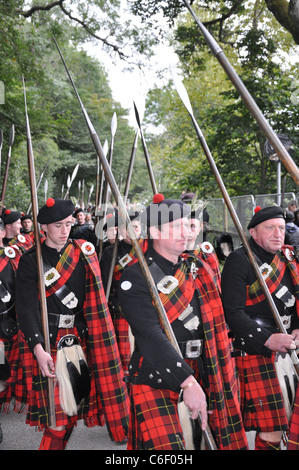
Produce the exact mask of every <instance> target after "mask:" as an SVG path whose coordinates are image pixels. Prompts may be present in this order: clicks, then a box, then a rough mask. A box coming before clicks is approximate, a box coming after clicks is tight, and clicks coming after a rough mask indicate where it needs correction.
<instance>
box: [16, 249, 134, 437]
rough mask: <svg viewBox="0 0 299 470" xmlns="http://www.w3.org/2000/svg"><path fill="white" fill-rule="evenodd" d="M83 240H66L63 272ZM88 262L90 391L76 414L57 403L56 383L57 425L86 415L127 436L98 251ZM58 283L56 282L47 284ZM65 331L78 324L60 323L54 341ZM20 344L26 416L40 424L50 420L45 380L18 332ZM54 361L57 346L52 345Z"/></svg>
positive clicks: (126, 403)
mask: <svg viewBox="0 0 299 470" xmlns="http://www.w3.org/2000/svg"><path fill="white" fill-rule="evenodd" d="M83 242H85V241H84V240H75V241H74V242H73V243H74V244H73V245H72V244H71V246H70V245H68V247H67V252H66V253H65V254H64V255H62V256H61V258H60V262H59V263H58V264H59V265H57V266H56V269H57V270H58V271H60V274H61V276H62V277H63V278H65V276H66V271H67V270H68V266H70V270H71V269H72V268H71V266H72V259H73V256H74V257H75V258H76V257H78V256H80V254H81V246H82V244H83ZM84 262H85V266H86V281H85V283H86V285H85V287H86V298H85V303H84V306H83V311H84V317H85V320H86V323H87V327H88V342H85V341H84V342H83V344H81V345H82V348H83V350H84V352H85V355H86V358H87V361H88V365H89V369H90V373H91V392H90V396H89V400H88V402H86V403H84V405H83V406H82V407H81V409H80V410H79V413H78V415H77V416H75V417H71V418H70V417H67V416H66V415H65V413H64V412H63V411H62V410H61V408H60V405H59V397H58V388H57V386H56V387H55V404H56V425H57V426H60V425H70V424H73V423H74V422H75V421H77V420H78V419H84V421H85V423H86V425H87V426H94V425H98V424H99V425H103V424H104V423H106V425H107V428H108V430H109V433H110V435H111V436H112V438H113V439H114V440H115V441H122V440H123V439H124V438H125V437H126V432H127V424H128V411H129V399H128V395H127V389H126V386H125V384H124V383H123V371H122V368H121V363H120V357H119V351H118V348H117V344H116V339H115V332H114V328H113V324H112V320H111V317H110V314H109V310H108V307H107V303H106V298H105V294H104V290H103V286H102V281H101V277H100V268H99V264H98V258H97V255H96V254H95V253H94V254H93V255H87V256H84ZM51 287H52V288H53V289H56V287H57V285H56V284H55V286H54V287H53V286H51ZM65 334H76V336H77V337H78V334H77V331H76V328H73V329H59V332H58V336H57V339H56V342H58V341H59V339H60V337H62V336H64V335H65ZM20 347H21V351H22V354H23V364H24V374H25V378H26V384H27V390H28V396H29V410H28V415H27V420H26V422H27V423H28V424H30V425H31V426H38V427H40V428H44V427H47V426H48V425H49V416H48V408H47V405H48V400H47V386H46V385H47V384H46V379H45V378H44V377H42V375H41V373H40V370H39V367H38V364H37V361H36V360H35V359H34V357H33V354H32V353H31V352H30V350H29V347H28V345H27V344H26V343H25V340H24V339H23V338H22V337H21V341H20ZM51 354H52V357H53V359H54V361H55V358H56V348H51Z"/></svg>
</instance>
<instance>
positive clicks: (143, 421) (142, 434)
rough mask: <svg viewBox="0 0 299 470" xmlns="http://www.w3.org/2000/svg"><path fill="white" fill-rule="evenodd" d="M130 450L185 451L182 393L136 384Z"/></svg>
mask: <svg viewBox="0 0 299 470" xmlns="http://www.w3.org/2000/svg"><path fill="white" fill-rule="evenodd" d="M130 391H131V398H132V412H131V415H130V424H129V435H128V445H127V449H128V450H183V442H184V440H183V435H182V428H181V425H180V422H179V417H178V413H177V404H178V397H179V395H178V393H175V392H172V391H171V390H155V389H153V388H151V387H149V386H147V385H132V387H131V389H130Z"/></svg>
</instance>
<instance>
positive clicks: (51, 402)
mask: <svg viewBox="0 0 299 470" xmlns="http://www.w3.org/2000/svg"><path fill="white" fill-rule="evenodd" d="M23 89H24V101H25V116H26V132H27V156H28V167H29V178H30V189H31V200H32V218H33V228H34V239H35V245H36V261H37V274H38V288H39V295H40V309H41V321H42V330H43V337H44V342H45V351H46V352H47V353H48V354H50V355H51V347H50V335H49V324H48V311H47V301H46V289H45V282H44V270H43V259H42V251H41V240H40V233H39V224H38V222H37V214H38V202H37V191H36V182H35V165H34V156H33V149H32V141H31V132H30V125H29V118H28V112H27V101H26V89H25V81H24V77H23ZM47 382H48V396H49V424H50V426H51V427H55V426H56V415H55V400H54V379H52V378H51V377H47Z"/></svg>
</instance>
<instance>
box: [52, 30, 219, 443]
mask: <svg viewBox="0 0 299 470" xmlns="http://www.w3.org/2000/svg"><path fill="white" fill-rule="evenodd" d="M54 40H55V39H54ZM55 43H56V47H57V49H58V51H59V54H60V56H61V59H62V61H63V64H64V67H65V69H66V72H67V74H68V76H69V78H70V81H71V84H72V86H73V88H74V91H75V93H76V95H77V98H78V101H79V103H80V106H81V109H82V112H83V115H84V118H85V120H86V124H87V127H88V130H89V133H90V137H91V140H92V142H93V144H94V147H95V150H96V152H97V154H98V157H99V159H100V161H101V164H102V169H103V171H104V173H105V178H106V180H107V181H108V183H109V185H110V187H111V191H112V193H113V196H114V199H115V201H117V204H118V207H119V210H120V214H121V217H123V219H124V220H125V221H126V225H127V231H128V235H129V237H130V238H131V241H132V245H133V246H134V249H135V253H136V256H137V258H138V261H139V264H140V267H141V270H142V272H143V275H144V277H145V279H146V282H147V285H148V289H149V292H150V295H151V297H152V299H153V302H154V305H155V307H156V310H157V313H158V315H159V318H160V321H161V324H162V327H163V329H164V331H165V334H166V336H167V338H168V340H169V342H170V343H171V344H172V346H173V347H174V348H175V349H176V351H177V352H178V354H180V355H181V356H182V353H181V351H180V348H179V345H178V343H177V340H176V337H175V335H174V333H173V330H172V327H171V324H170V322H169V319H168V317H167V314H166V312H165V309H164V306H163V303H162V301H161V299H160V296H159V294H158V291H157V288H156V285H155V282H154V280H153V277H152V274H151V272H150V270H149V267H148V265H147V262H146V260H145V257H144V255H143V252H142V249H141V247H140V245H139V243H138V240H137V239H136V236H135V233H134V230H133V229H132V228H131V225H130V218H129V215H128V213H127V210H126V206H125V203H124V201H123V198H122V196H121V194H120V191H119V189H118V186H117V184H116V181H115V179H114V176H113V173H112V171H111V168H110V166H109V163H108V161H107V159H106V157H105V155H104V152H103V149H102V145H101V143H100V140H99V138H98V135H97V134H96V131H95V129H94V127H93V125H92V123H91V121H90V119H89V116H88V114H87V112H86V110H85V108H84V106H83V103H82V101H81V99H80V97H79V94H78V91H77V89H76V86H75V83H74V81H73V79H72V77H71V75H70V73H69V70H68V68H67V65H66V63H65V61H64V59H63V56H62V53H61V51H60V49H59V47H58V44H57V42H56V40H55ZM203 433H204V435H205V436H206V437H205V439H206V442H207V444H208V445H210V450H216V445H215V443H214V441H213V437H212V435H211V432H210V430H209V427H208V426H207V428H206V429H205V430H204V431H203Z"/></svg>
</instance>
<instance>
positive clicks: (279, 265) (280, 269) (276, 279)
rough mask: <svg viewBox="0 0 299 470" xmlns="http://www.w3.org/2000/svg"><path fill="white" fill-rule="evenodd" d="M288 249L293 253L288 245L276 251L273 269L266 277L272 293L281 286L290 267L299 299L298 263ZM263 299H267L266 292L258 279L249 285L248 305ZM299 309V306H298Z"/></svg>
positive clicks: (272, 264) (295, 291)
mask: <svg viewBox="0 0 299 470" xmlns="http://www.w3.org/2000/svg"><path fill="white" fill-rule="evenodd" d="M286 250H288V251H289V252H292V253H293V248H292V247H288V246H287V245H284V246H283V248H282V250H281V252H279V251H278V252H277V253H276V255H275V257H274V258H273V261H272V263H271V265H270V266H271V268H272V271H271V273H270V274H269V276H267V278H265V282H266V284H267V286H268V289H269V292H270V294H272V293H273V292H275V290H276V289H277V287H278V286H279V284H280V282H281V280H282V278H283V276H284V273H285V270H286V269H289V272H290V275H291V278H292V282H293V285H294V293H295V296H296V299H297V301H298V299H299V278H298V263H297V262H296V260H295V259H294V258H293V255H292V256H291V257H290V255H288V256H286V253H287V251H286ZM263 300H265V294H264V292H263V289H262V287H261V286H260V283H259V281H258V280H256V281H255V282H254V283H253V284H252V285H251V286H247V299H246V305H248V306H249V305H255V304H258V303H260V302H262V301H263ZM297 311H298V307H297Z"/></svg>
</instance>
